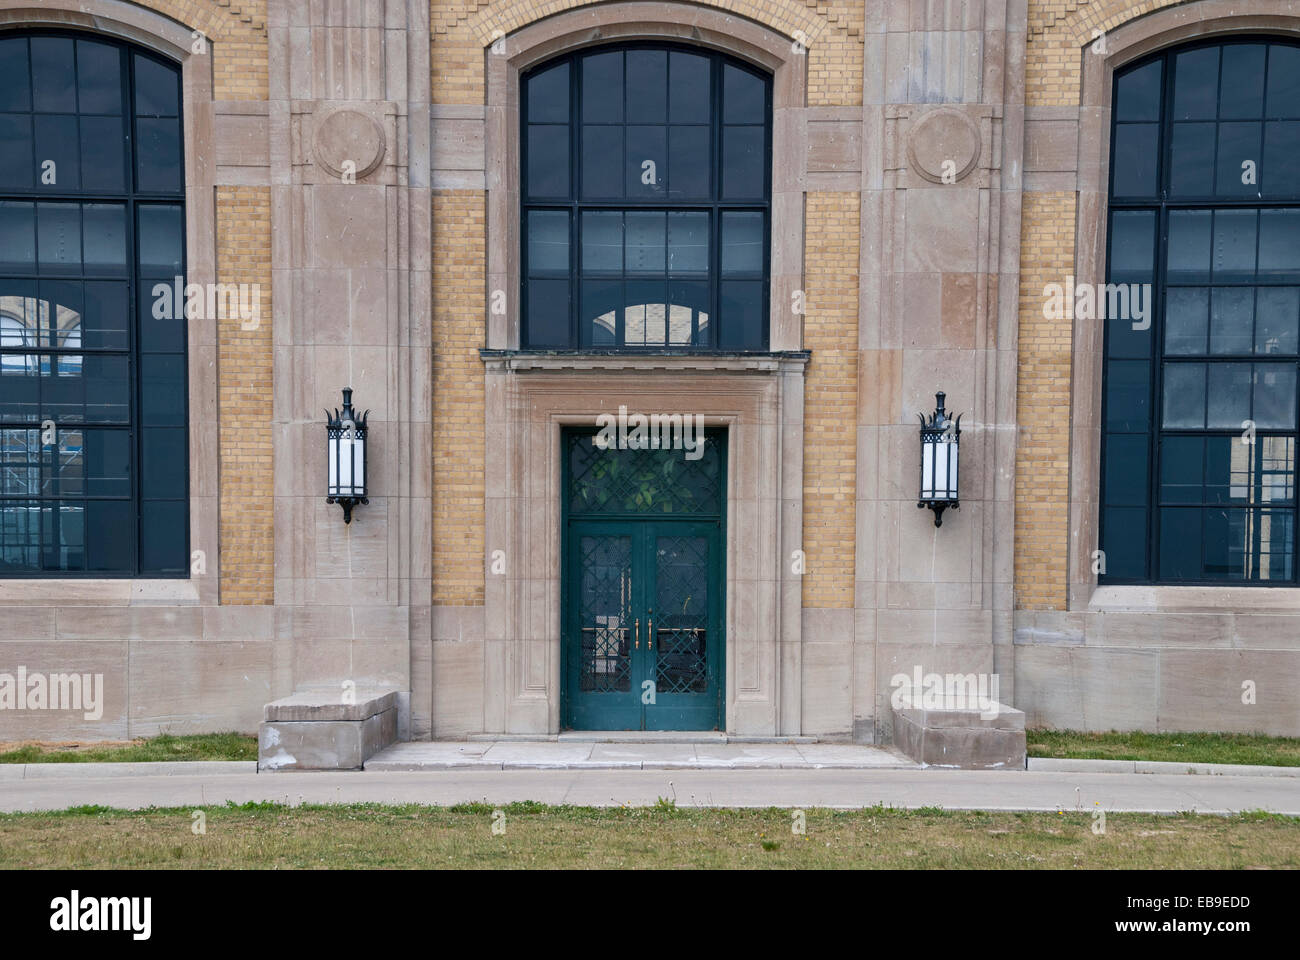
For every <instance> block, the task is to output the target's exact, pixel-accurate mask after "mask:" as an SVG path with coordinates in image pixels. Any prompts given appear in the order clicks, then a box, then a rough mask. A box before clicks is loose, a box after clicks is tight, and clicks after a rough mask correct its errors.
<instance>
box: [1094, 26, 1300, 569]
mask: <svg viewBox="0 0 1300 960" xmlns="http://www.w3.org/2000/svg"><path fill="white" fill-rule="evenodd" d="M1111 148H1112V154H1111V164H1110V169H1111V183H1110V226H1109V231H1110V232H1109V248H1108V265H1109V266H1108V270H1109V273H1108V281H1109V284H1114V285H1116V286H1114V287H1109V286H1108V289H1107V291H1105V292H1103V293H1102V294H1101V295H1099V296H1098V297H1097V306H1098V307H1101V306H1102V303H1101V301H1102V299H1103V298H1105V299H1106V300H1107V301H1108V306H1109V310H1108V314H1109V318H1108V319H1107V320H1106V354H1105V357H1106V359H1105V396H1104V401H1103V403H1104V407H1103V424H1102V440H1103V443H1102V473H1103V481H1102V506H1101V547H1102V549H1103V551H1104V554H1105V562H1106V567H1105V571H1104V576H1103V577H1102V580H1103V581H1110V582H1147V583H1151V582H1155V583H1215V582H1217V583H1242V584H1274V585H1276V584H1294V583H1295V582H1296V574H1297V564H1296V559H1297V554H1296V475H1295V467H1296V427H1297V407H1296V403H1297V399H1296V371H1297V362H1298V361H1300V47H1298V46H1297V45H1295V44H1294V43H1292V42H1290V41H1283V40H1278V39H1273V38H1242V39H1232V40H1225V41H1213V42H1200V43H1196V44H1194V45H1191V46H1185V47H1178V48H1175V49H1173V50H1169V51H1166V52H1162V53H1160V54H1158V55H1156V56H1153V57H1150V58H1147V59H1145V60H1143V61H1140V62H1138V63H1135V64H1133V65H1131V66H1128V67H1126V68H1125V69H1123V70H1122V71H1120V72H1118V73H1117V74H1116V76H1115V86H1114V109H1113V127H1112V135H1111ZM1120 285H1122V286H1120ZM1145 285H1150V286H1149V287H1145ZM1144 289H1149V290H1150V292H1151V294H1152V296H1151V297H1148V298H1147V299H1146V303H1147V305H1148V307H1149V312H1148V313H1147V314H1146V316H1145V317H1144V316H1142V315H1141V312H1140V310H1137V309H1132V301H1131V297H1132V296H1134V295H1136V296H1141V295H1142V293H1143V290H1144ZM1125 297H1129V298H1130V309H1129V310H1128V311H1123V310H1122V306H1123V303H1124V298H1125ZM1137 302H1139V303H1140V301H1137ZM1117 305H1118V306H1119V307H1120V308H1121V309H1119V310H1117V309H1116V306H1117ZM1117 313H1119V314H1122V315H1120V316H1116V315H1115V314H1117Z"/></svg>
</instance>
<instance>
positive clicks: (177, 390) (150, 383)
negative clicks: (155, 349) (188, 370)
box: [140, 354, 185, 427]
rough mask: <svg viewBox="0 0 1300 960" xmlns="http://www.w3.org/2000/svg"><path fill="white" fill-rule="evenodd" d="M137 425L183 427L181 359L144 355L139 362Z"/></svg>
mask: <svg viewBox="0 0 1300 960" xmlns="http://www.w3.org/2000/svg"><path fill="white" fill-rule="evenodd" d="M140 422H141V423H142V424H144V426H146V427H179V426H184V424H185V358H184V357H178V356H170V355H168V354H145V355H144V356H142V357H141V358H140Z"/></svg>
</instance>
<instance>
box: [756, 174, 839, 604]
mask: <svg viewBox="0 0 1300 960" xmlns="http://www.w3.org/2000/svg"><path fill="white" fill-rule="evenodd" d="M859 211H860V206H859V194H857V193H856V192H855V193H810V194H808V197H807V202H806V207H805V213H806V220H807V227H806V230H807V233H806V239H805V248H806V249H805V263H806V264H807V267H806V271H807V273H806V276H805V280H804V282H805V284H806V287H807V289H806V291H805V293H806V298H807V300H806V302H807V314H806V315H805V317H804V347H805V349H808V350H810V351H812V360H811V361H810V362H809V364H808V368H807V380H806V382H805V385H804V393H805V403H804V452H803V469H804V474H803V549H804V553H805V554H806V557H807V574H806V575H805V576H804V578H803V605H804V606H805V607H840V608H848V607H852V606H853V580H854V542H855V527H856V524H855V509H854V508H855V496H854V492H855V483H856V478H857V424H858V412H857V399H858V398H857V389H858V352H857V347H858V336H857V333H858V248H859V236H860V233H859V229H858V228H859V219H860V215H859ZM773 309H779V305H774V307H773Z"/></svg>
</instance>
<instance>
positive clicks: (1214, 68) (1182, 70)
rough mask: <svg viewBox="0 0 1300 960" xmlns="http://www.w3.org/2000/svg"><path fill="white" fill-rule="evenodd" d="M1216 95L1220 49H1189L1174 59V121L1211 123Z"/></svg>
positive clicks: (1214, 112)
mask: <svg viewBox="0 0 1300 960" xmlns="http://www.w3.org/2000/svg"><path fill="white" fill-rule="evenodd" d="M1218 94H1219V48H1218V47H1205V48H1203V49H1200V50H1188V51H1187V52H1185V53H1180V54H1178V55H1177V56H1176V57H1175V58H1174V119H1175V120H1213V119H1214V118H1215V115H1216V107H1217V104H1218V99H1219V97H1218Z"/></svg>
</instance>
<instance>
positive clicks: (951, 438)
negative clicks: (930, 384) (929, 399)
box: [916, 393, 961, 527]
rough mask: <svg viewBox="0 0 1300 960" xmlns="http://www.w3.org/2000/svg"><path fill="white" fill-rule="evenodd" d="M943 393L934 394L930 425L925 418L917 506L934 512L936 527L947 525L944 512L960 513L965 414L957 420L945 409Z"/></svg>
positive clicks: (919, 415) (922, 431)
mask: <svg viewBox="0 0 1300 960" xmlns="http://www.w3.org/2000/svg"><path fill="white" fill-rule="evenodd" d="M943 398H944V394H943V393H936V394H935V395H934V401H935V410H934V413H933V414H932V415H931V417H930V422H929V423H926V420H925V414H923V413H918V414H917V416H918V417H920V418H921V495H920V497H918V498H917V501H916V505H917V507H918V508H920V507H929V508H930V509H931V510H933V511H934V525H935V526H936V527H942V526H943V512H944V510H946V509H948V508H949V507H952V508H953V509H954V510H957V509H959V508H960V507H961V504H960V503H959V502H958V500H957V448H958V445H959V444H960V442H961V415H960V414H958V415H957V419H956V420H954V419H952V417H950V416H949V415H948V414H947V412H945V411H944V409H943Z"/></svg>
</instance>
